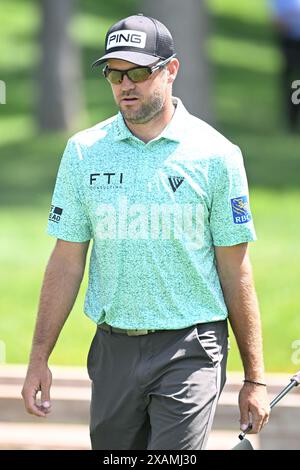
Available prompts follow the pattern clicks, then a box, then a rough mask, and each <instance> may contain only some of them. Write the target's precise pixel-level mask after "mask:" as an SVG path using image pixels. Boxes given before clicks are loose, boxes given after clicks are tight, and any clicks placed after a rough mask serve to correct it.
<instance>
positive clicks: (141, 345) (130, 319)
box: [23, 15, 269, 450]
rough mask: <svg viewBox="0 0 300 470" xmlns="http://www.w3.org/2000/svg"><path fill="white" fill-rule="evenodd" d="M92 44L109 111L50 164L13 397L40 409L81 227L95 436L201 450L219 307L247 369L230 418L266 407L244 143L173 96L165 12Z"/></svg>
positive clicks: (79, 266) (259, 416)
mask: <svg viewBox="0 0 300 470" xmlns="http://www.w3.org/2000/svg"><path fill="white" fill-rule="evenodd" d="M105 44H106V51H105V55H104V56H103V57H101V58H100V59H98V60H97V61H96V62H95V64H94V65H95V66H98V65H100V64H102V63H106V66H105V68H104V75H105V77H106V78H107V80H108V81H109V82H110V85H111V88H112V92H113V95H114V98H115V101H116V104H117V105H118V107H119V109H120V112H119V114H118V115H117V116H115V117H113V118H111V119H109V120H107V121H105V122H102V123H100V124H98V125H96V126H95V127H92V128H91V129H88V130H86V131H83V132H80V133H79V134H77V135H75V136H74V137H73V138H71V139H70V141H69V142H68V145H67V148H66V150H65V153H64V156H63V159H62V162H61V166H60V169H59V173H58V177H57V182H56V187H55V191H54V196H53V201H52V206H51V212H50V218H49V226H48V232H49V234H51V235H54V236H55V237H57V239H58V240H57V244H56V247H55V249H54V252H53V253H52V256H51V258H50V261H49V264H48V267H47V270H46V275H45V280H44V284H43V288H42V293H41V301H40V308H39V315H38V320H37V326H36V331H35V335H34V339H33V347H32V353H31V360H30V364H29V368H28V373H27V377H26V381H25V385H24V389H23V397H24V400H25V406H26V408H27V410H28V411H29V413H32V414H35V415H37V416H46V414H47V413H48V412H49V410H50V397H49V390H50V385H51V373H50V371H49V369H48V365H47V362H48V358H49V355H50V353H51V351H52V349H53V347H54V344H55V342H56V340H57V338H58V336H59V333H60V331H61V328H62V326H63V324H64V322H65V320H66V318H67V316H68V315H69V312H70V310H71V308H72V305H73V303H74V301H75V298H76V295H77V292H78V289H79V285H80V282H81V279H82V276H83V272H84V268H85V260H86V253H87V249H88V245H89V241H90V240H91V239H93V249H92V253H91V260H90V271H89V274H90V277H89V286H88V290H87V295H86V301H85V312H86V314H87V315H88V316H89V317H90V318H91V319H92V320H93V321H94V322H95V323H96V324H97V330H96V334H95V336H94V338H93V341H92V344H91V347H90V351H89V354H88V372H89V375H90V378H91V380H92V403H91V425H90V431H91V442H92V447H93V449H149V450H150V449H156V450H157V449H193V450H195V449H203V448H204V446H205V443H206V440H207V437H208V433H209V431H210V428H211V424H212V420H213V416H214V412H215V408H216V404H217V400H218V397H219V394H220V392H221V390H222V388H223V386H224V383H225V368H226V358H227V316H228V312H229V319H230V322H231V325H232V328H233V331H234V333H235V336H236V338H237V342H238V345H239V349H240V352H241V357H242V360H243V364H244V369H245V383H244V385H243V387H242V389H241V393H240V411H241V426H242V429H246V428H248V426H249V425H250V424H252V432H255V433H257V432H259V431H260V429H261V428H262V426H263V425H264V424H265V423H266V421H267V419H268V413H269V411H268V409H269V407H268V405H267V396H266V390H265V384H264V366H263V358H262V342H261V330H260V321H259V311H258V306H257V300H256V296H255V291H254V287H253V281H252V275H251V267H250V262H249V259H248V252H247V243H248V241H252V240H254V239H255V233H254V228H253V224H252V220H251V214H250V209H249V205H248V193H247V191H248V190H247V182H246V177H245V172H244V168H243V163H242V157H241V153H240V151H239V149H238V148H237V147H236V146H234V145H233V144H231V143H230V142H229V141H228V140H226V139H225V138H224V137H223V136H221V135H220V134H219V133H218V132H217V131H215V130H214V129H212V128H211V127H210V126H209V125H207V124H205V123H204V122H203V121H201V120H199V119H197V118H196V117H194V116H192V115H190V114H189V113H188V111H187V110H186V109H185V108H184V106H183V104H182V103H181V101H180V100H179V99H178V98H173V97H172V84H173V82H174V80H175V78H176V75H177V72H178V68H179V62H178V60H177V58H175V49H174V44H173V39H172V36H171V34H170V32H169V31H168V30H167V28H166V27H165V26H164V25H163V24H162V23H160V22H159V21H157V20H154V19H152V18H148V17H145V16H143V15H136V16H131V17H129V18H126V19H123V20H121V21H119V22H118V23H116V24H115V25H113V26H112V27H111V28H110V30H109V31H108V33H107V36H106V43H105ZM222 289H223V293H224V296H223V293H222ZM224 298H225V300H224ZM226 306H227V307H226ZM38 390H41V400H42V403H41V405H38V404H37V403H36V394H37V392H38Z"/></svg>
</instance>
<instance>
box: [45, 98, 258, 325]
mask: <svg viewBox="0 0 300 470" xmlns="http://www.w3.org/2000/svg"><path fill="white" fill-rule="evenodd" d="M174 102H175V104H176V111H175V113H174V115H173V118H172V120H171V121H170V123H169V124H168V126H167V127H166V128H165V129H164V130H163V132H162V133H161V134H160V135H159V136H158V137H156V138H155V139H153V140H151V141H150V142H148V143H147V144H145V143H144V142H142V141H141V140H139V139H138V138H137V137H135V136H134V135H133V134H132V133H131V132H130V131H129V129H128V128H127V126H126V124H125V122H124V120H123V117H122V115H121V114H120V113H119V114H118V115H116V116H114V117H112V118H110V119H108V120H107V121H104V122H102V123H100V124H97V125H96V126H94V127H92V128H90V129H87V130H84V131H82V132H79V133H77V134H76V135H75V136H73V137H72V138H71V139H70V140H69V141H68V144H67V147H66V149H65V152H64V154H63V157H62V160H61V164H60V167H59V171H58V175H57V180H56V185H55V189H54V194H53V199H52V205H51V211H50V215H49V222H48V233H49V234H50V235H53V236H54V237H56V238H58V239H62V240H66V241H69V242H86V241H88V240H93V243H92V251H91V256H90V265H89V282H88V288H87V292H86V297H85V306H84V311H85V313H86V314H87V315H88V316H89V317H90V318H91V319H92V320H93V321H94V322H96V323H98V324H99V323H102V322H104V321H105V322H107V323H108V324H110V325H112V326H115V327H119V328H126V329H135V328H137V329H179V328H185V327H188V326H191V325H194V324H196V323H203V322H210V321H218V320H223V319H225V318H226V317H227V315H228V312H227V308H226V305H225V302H224V298H223V294H222V290H221V286H220V282H219V278H218V274H217V270H216V260H215V253H214V246H232V245H236V244H238V243H242V242H249V241H253V240H255V231H254V227H253V221H252V216H251V212H250V207H249V196H248V187H247V179H246V175H245V170H244V165H243V159H242V155H241V152H240V150H239V148H238V147H236V146H235V145H233V144H232V143H231V142H229V141H228V140H227V139H226V138H225V137H223V136H222V135H221V134H220V133H218V132H217V131H216V130H215V129H213V128H212V127H211V126H209V125H208V124H206V123H204V122H203V121H201V120H200V119H198V118H196V117H195V116H192V115H191V114H189V113H188V111H187V110H186V109H185V107H184V106H183V104H182V103H181V101H180V100H179V99H178V98H174Z"/></svg>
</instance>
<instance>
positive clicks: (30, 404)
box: [22, 364, 52, 418]
mask: <svg viewBox="0 0 300 470" xmlns="http://www.w3.org/2000/svg"><path fill="white" fill-rule="evenodd" d="M51 383H52V374H51V371H50V369H49V367H48V365H47V364H43V365H40V364H39V365H29V367H28V371H27V375H26V379H25V382H24V385H23V389H22V397H23V400H24V405H25V408H26V410H27V411H28V413H30V414H33V415H35V416H39V417H43V418H44V417H46V416H47V414H49V413H50V411H51V402H50V387H51ZM38 392H41V403H40V404H39V403H38V402H37V394H38Z"/></svg>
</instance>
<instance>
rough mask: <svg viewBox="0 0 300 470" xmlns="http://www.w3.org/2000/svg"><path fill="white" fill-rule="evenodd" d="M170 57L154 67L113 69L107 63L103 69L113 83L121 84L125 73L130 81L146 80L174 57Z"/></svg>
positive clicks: (105, 75)
mask: <svg viewBox="0 0 300 470" xmlns="http://www.w3.org/2000/svg"><path fill="white" fill-rule="evenodd" d="M173 57H174V55H172V56H171V57H168V59H166V60H163V61H162V62H158V63H157V64H155V65H153V66H152V67H140V66H139V67H133V68H132V69H127V70H117V69H111V68H109V67H108V65H106V67H105V68H104V69H103V75H104V77H105V78H106V79H107V80H108V81H109V82H110V83H112V84H113V85H119V84H120V83H122V81H123V77H124V75H126V77H127V78H129V80H130V81H132V82H133V83H139V82H144V81H145V80H148V78H150V76H151V75H152V74H153V73H154V72H155V71H156V70H158V69H160V68H162V67H164V66H165V65H166V64H167V63H168V62H169V61H170V60H171V59H172V58H173Z"/></svg>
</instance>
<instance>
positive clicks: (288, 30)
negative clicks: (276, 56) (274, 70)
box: [271, 0, 300, 131]
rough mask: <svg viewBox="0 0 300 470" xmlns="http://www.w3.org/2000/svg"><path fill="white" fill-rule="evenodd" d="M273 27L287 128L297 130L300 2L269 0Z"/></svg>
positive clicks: (299, 77)
mask: <svg viewBox="0 0 300 470" xmlns="http://www.w3.org/2000/svg"><path fill="white" fill-rule="evenodd" d="M271 8H272V14H273V20H274V25H275V28H276V33H277V37H278V42H279V47H280V49H281V52H282V56H283V68H282V74H281V87H282V92H283V101H284V110H285V112H286V113H287V119H288V124H289V127H290V129H291V130H292V131H295V130H297V126H298V124H299V117H300V106H299V105H297V104H296V103H293V100H292V93H293V88H292V85H293V82H294V81H295V80H299V79H300V0H271Z"/></svg>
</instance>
